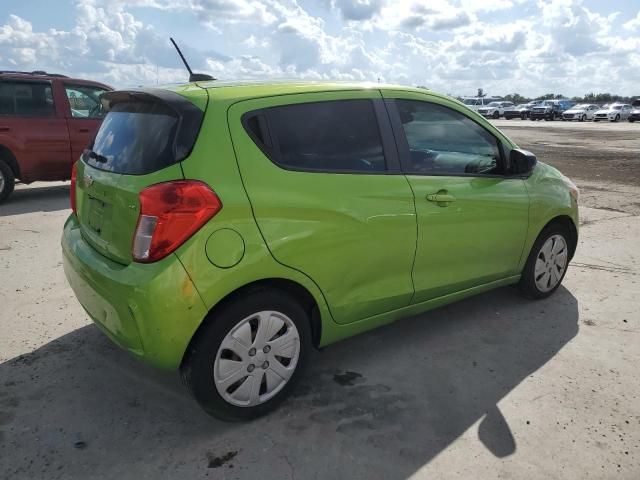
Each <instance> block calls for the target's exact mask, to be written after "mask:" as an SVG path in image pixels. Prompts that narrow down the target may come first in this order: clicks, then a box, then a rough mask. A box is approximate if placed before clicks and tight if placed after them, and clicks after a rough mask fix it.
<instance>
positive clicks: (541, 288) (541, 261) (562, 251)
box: [518, 223, 570, 300]
mask: <svg viewBox="0 0 640 480" xmlns="http://www.w3.org/2000/svg"><path fill="white" fill-rule="evenodd" d="M569 239H570V236H569V231H568V229H567V227H565V226H564V225H562V224H560V223H552V224H551V225H548V226H546V227H545V228H544V229H543V230H542V232H540V235H538V238H537V239H536V241H535V242H534V244H533V247H531V252H530V253H529V258H527V263H526V264H525V266H524V269H523V270H522V276H521V278H520V283H519V284H518V288H519V289H520V291H521V292H522V293H523V295H524V296H526V297H528V298H532V299H535V300H539V299H542V298H547V297H548V296H550V295H551V294H552V293H553V292H555V291H556V290H557V289H558V287H559V286H560V284H561V283H562V280H563V279H564V276H565V274H566V273H567V267H568V266H569V257H570V252H569V249H570V240H569ZM547 280H549V281H548V283H547Z"/></svg>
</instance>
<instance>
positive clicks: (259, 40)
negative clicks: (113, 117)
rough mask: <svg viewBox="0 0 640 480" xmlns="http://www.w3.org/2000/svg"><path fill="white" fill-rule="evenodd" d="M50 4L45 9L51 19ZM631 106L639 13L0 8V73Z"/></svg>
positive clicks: (582, 1) (381, 5)
mask: <svg viewBox="0 0 640 480" xmlns="http://www.w3.org/2000/svg"><path fill="white" fill-rule="evenodd" d="M54 4H55V8H54V7H53V6H52V5H54ZM170 35H171V36H173V37H175V38H176V40H178V42H179V44H181V46H182V47H183V51H185V53H186V54H187V57H188V58H189V60H190V61H191V63H192V67H194V70H197V71H201V72H207V73H211V74H213V75H215V76H216V77H218V78H221V79H237V78H271V77H277V78H283V77H286V78H292V77H303V78H309V79H342V80H364V81H376V80H377V79H380V81H383V82H394V83H403V84H409V85H425V86H427V87H429V88H432V89H434V90H437V91H441V92H444V93H453V94H472V93H474V92H475V91H476V89H477V88H478V87H482V88H484V89H485V91H487V92H488V93H490V94H502V95H504V94H506V93H513V92H518V93H521V94H524V95H528V96H537V95H541V94H544V93H548V92H556V93H563V94H565V95H570V96H573V95H583V94H585V93H588V92H591V91H595V92H611V93H619V94H623V95H639V94H640V0H606V1H604V0H429V1H425V0H315V1H311V0H261V1H257V0H255V1H254V0H129V1H124V0H55V1H54V0H0V70H1V69H12V70H35V69H39V70H40V69H45V70H48V71H53V72H59V73H65V74H68V75H77V76H81V77H86V78H92V79H97V80H101V81H104V82H106V83H109V84H112V85H114V86H118V87H124V86H131V85H140V84H155V83H157V82H160V83H166V82H176V81H182V80H184V79H185V78H186V75H185V72H184V70H183V69H182V68H181V64H180V63H179V59H178V57H177V55H176V54H175V52H174V51H173V50H172V47H171V45H170V43H169V39H168V37H169V36H170Z"/></svg>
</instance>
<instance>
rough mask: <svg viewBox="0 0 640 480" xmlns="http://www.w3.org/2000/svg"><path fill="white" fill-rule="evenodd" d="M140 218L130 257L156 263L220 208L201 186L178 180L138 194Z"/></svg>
mask: <svg viewBox="0 0 640 480" xmlns="http://www.w3.org/2000/svg"><path fill="white" fill-rule="evenodd" d="M139 197H140V216H139V217H138V225H137V227H136V233H135V236H134V238H133V249H132V256H133V259H134V261H136V262H142V263H151V262H156V261H158V260H160V259H162V258H164V257H166V256H167V255H169V254H170V253H172V252H174V251H175V250H176V249H177V248H178V247H179V246H180V245H182V244H183V243H184V242H186V241H187V240H188V239H189V238H190V237H191V236H192V235H193V234H194V233H196V232H197V231H198V230H199V229H200V228H201V227H202V226H203V225H204V224H205V223H207V222H208V221H209V220H210V219H211V218H213V216H214V215H215V214H217V213H218V212H219V211H220V210H221V209H222V202H221V201H220V199H219V198H218V196H217V195H216V194H215V193H214V192H213V190H211V189H210V188H209V186H208V185H206V184H205V183H202V182H199V181H195V180H178V181H174V182H166V183H158V184H156V185H152V186H150V187H148V188H145V189H144V190H143V191H142V192H140V195H139Z"/></svg>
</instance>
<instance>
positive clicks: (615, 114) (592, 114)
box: [463, 99, 640, 123]
mask: <svg viewBox="0 0 640 480" xmlns="http://www.w3.org/2000/svg"><path fill="white" fill-rule="evenodd" d="M478 101H479V99H463V103H464V104H465V105H466V106H467V107H468V108H470V109H472V110H475V111H477V112H478V113H479V114H480V115H482V116H484V117H487V118H493V119H498V118H501V117H502V118H504V119H505V120H511V119H513V118H520V119H522V120H526V119H529V120H547V121H551V120H562V121H574V120H575V121H578V122H586V121H594V122H599V121H610V122H618V121H622V120H628V121H629V122H631V123H633V122H635V121H640V100H636V101H635V102H633V104H628V103H611V104H608V105H602V106H601V105H596V104H593V103H581V104H576V102H574V101H572V100H563V99H560V100H534V101H531V102H529V103H522V104H519V105H514V104H513V102H508V101H504V100H499V99H491V101H490V102H484V103H482V104H477V103H476V102H478Z"/></svg>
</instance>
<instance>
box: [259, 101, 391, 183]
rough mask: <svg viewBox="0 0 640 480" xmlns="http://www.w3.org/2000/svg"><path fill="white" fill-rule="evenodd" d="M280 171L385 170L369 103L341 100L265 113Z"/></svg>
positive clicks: (373, 116) (280, 108)
mask: <svg viewBox="0 0 640 480" xmlns="http://www.w3.org/2000/svg"><path fill="white" fill-rule="evenodd" d="M267 112H268V113H267V117H268V124H269V129H270V131H271V133H272V136H273V138H274V142H275V143H276V151H275V153H274V156H275V160H276V161H277V162H278V163H279V164H281V165H282V166H284V167H290V168H294V169H310V170H321V171H340V170H347V171H362V172H375V171H383V170H385V169H386V164H385V158H384V153H383V150H382V141H381V139H380V131H379V129H378V122H377V120H376V115H375V111H374V108H373V103H372V102H371V101H370V100H340V101H329V102H317V103H304V104H298V105H286V106H282V107H273V108H270V109H268V110H267Z"/></svg>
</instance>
